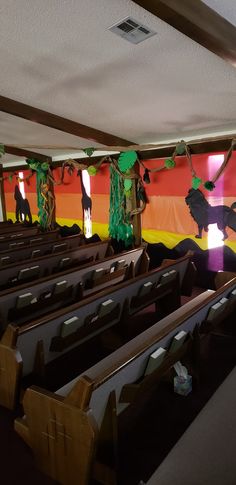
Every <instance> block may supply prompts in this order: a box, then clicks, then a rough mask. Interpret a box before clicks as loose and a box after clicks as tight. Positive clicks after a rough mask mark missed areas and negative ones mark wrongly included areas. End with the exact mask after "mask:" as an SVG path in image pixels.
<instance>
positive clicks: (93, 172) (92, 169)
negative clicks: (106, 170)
mask: <svg viewBox="0 0 236 485" xmlns="http://www.w3.org/2000/svg"><path fill="white" fill-rule="evenodd" d="M87 172H88V174H89V175H92V176H94V175H97V172H98V171H97V169H96V167H94V165H90V167H88V168H87Z"/></svg>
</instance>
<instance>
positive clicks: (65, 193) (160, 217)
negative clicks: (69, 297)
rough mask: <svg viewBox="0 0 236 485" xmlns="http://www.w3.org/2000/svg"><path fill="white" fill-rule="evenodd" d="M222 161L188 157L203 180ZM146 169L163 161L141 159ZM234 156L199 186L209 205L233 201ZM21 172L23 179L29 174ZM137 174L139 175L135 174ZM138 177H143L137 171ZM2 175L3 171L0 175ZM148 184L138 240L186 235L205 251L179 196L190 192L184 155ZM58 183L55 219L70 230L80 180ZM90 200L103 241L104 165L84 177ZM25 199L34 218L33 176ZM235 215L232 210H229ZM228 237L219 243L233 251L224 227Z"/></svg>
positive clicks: (167, 240) (9, 204) (9, 191)
mask: <svg viewBox="0 0 236 485" xmlns="http://www.w3.org/2000/svg"><path fill="white" fill-rule="evenodd" d="M223 159H224V154H222V153H214V154H205V155H193V157H192V161H193V166H194V169H195V171H196V173H197V176H198V177H200V178H201V179H203V180H204V181H206V180H209V179H210V178H211V176H212V175H213V174H215V172H216V171H217V169H218V167H219V165H221V163H222V161H223ZM144 163H145V166H146V167H147V168H153V167H159V166H163V160H161V159H158V160H149V161H145V162H144ZM235 169H236V152H234V153H233V155H232V157H231V159H230V161H229V164H228V166H227V168H226V170H225V172H224V174H223V175H222V176H221V177H220V179H219V180H218V181H217V182H216V188H215V189H214V191H213V192H209V191H207V190H205V189H204V188H203V186H201V187H200V189H201V190H202V192H203V193H204V195H205V197H206V198H207V199H208V201H209V202H210V204H211V205H223V204H225V205H227V206H231V204H232V203H233V202H235V201H236V187H235V183H234V180H235ZM29 173H30V172H29V171H24V172H23V174H24V178H25V177H26V176H27V175H29ZM141 173H142V172H141ZM142 174H143V173H142ZM5 175H7V173H6V174H5ZM53 175H54V178H55V180H59V177H60V169H59V168H58V169H54V171H53ZM150 180H151V183H150V184H148V185H146V184H145V189H146V193H147V196H148V199H149V203H148V204H147V206H146V209H145V211H144V212H143V214H142V236H143V238H144V239H145V240H146V241H148V242H150V243H157V242H162V243H163V244H165V246H167V247H169V248H173V247H175V246H176V244H178V243H179V242H180V241H181V240H183V239H186V237H188V238H189V237H190V238H192V239H193V240H194V241H195V242H196V243H197V244H198V245H199V246H200V248H201V249H207V248H208V238H207V233H205V232H203V238H202V240H199V239H195V234H197V224H196V223H195V221H194V220H193V218H192V217H191V215H190V213H189V208H188V206H187V205H186V203H185V197H186V195H187V193H188V190H189V189H190V188H191V180H192V177H191V173H190V170H189V166H188V163H187V160H186V157H184V156H182V157H178V158H177V159H176V167H175V168H173V169H171V170H162V171H160V172H157V173H153V174H152V173H150ZM64 182H65V183H64V184H63V185H58V186H57V185H55V196H56V219H57V222H58V223H59V224H61V225H68V226H71V225H72V224H74V223H77V224H78V225H79V226H80V227H82V206H81V196H82V195H81V185H80V177H78V176H77V173H76V171H75V172H74V173H73V175H72V176H70V175H69V174H68V173H67V171H65V179H64ZM16 183H17V182H16V178H15V177H13V180H12V182H11V183H10V182H9V181H8V180H6V181H5V182H4V189H5V197H6V209H7V217H8V218H12V219H13V220H14V217H15V200H14V187H15V184H16ZM90 184H91V198H92V232H93V234H94V233H97V234H99V236H100V237H101V238H104V237H108V222H109V193H110V180H109V165H108V164H103V165H102V167H101V168H100V170H99V172H98V174H97V175H96V176H91V177H90ZM24 188H25V195H26V198H27V199H28V201H29V203H30V207H31V213H32V216H33V219H34V220H35V219H37V212H38V209H37V203H36V200H37V199H36V177H35V176H33V177H32V178H31V179H30V185H27V184H26V183H25V185H24ZM235 217H236V211H235ZM227 232H228V236H229V238H228V239H227V240H226V241H225V242H224V244H226V245H227V246H229V247H230V248H231V249H233V250H234V251H235V252H236V233H235V232H234V231H233V230H232V229H230V228H227Z"/></svg>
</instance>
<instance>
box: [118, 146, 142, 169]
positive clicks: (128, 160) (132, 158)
mask: <svg viewBox="0 0 236 485" xmlns="http://www.w3.org/2000/svg"><path fill="white" fill-rule="evenodd" d="M137 158H138V155H137V153H136V152H134V151H131V152H123V153H121V154H120V156H119V158H118V167H119V169H120V171H121V172H122V173H125V172H126V171H127V170H129V169H130V168H132V167H133V166H134V164H135V162H136V160H137Z"/></svg>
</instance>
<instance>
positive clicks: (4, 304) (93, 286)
mask: <svg viewBox="0 0 236 485" xmlns="http://www.w3.org/2000/svg"><path fill="white" fill-rule="evenodd" d="M83 248H84V246H83ZM96 251H97V249H96ZM95 254H97V253H95ZM121 263H122V266H121V267H120V264H121ZM148 266H149V258H148V256H147V254H146V252H145V249H144V247H140V248H137V249H133V250H131V251H128V252H125V253H121V254H117V255H114V256H111V257H107V258H106V259H101V260H98V261H92V262H90V263H88V264H85V265H82V266H79V267H78V268H76V265H75V266H73V267H72V268H70V269H66V270H65V271H62V272H60V273H59V274H56V275H49V276H47V277H44V278H40V279H37V280H34V281H32V282H30V283H24V284H22V285H19V286H17V287H16V288H11V289H10V290H5V291H1V292H0V330H1V332H2V331H3V330H4V329H5V328H6V326H7V324H8V323H9V322H14V323H15V324H18V325H22V324H23V323H26V322H28V321H30V320H31V321H32V320H33V319H35V318H39V316H42V315H45V314H47V313H49V312H50V311H54V310H56V309H58V308H61V307H65V306H67V305H69V304H72V303H75V302H76V301H79V300H81V299H82V298H84V297H86V296H88V295H90V294H91V293H94V292H95V291H96V292H97V291H99V290H102V289H103V288H106V287H110V286H111V285H114V284H117V283H120V282H121V281H123V280H126V279H128V278H129V277H134V276H135V275H138V274H142V273H145V272H146V271H148ZM101 269H102V270H104V274H102V275H101V276H100V277H97V278H96V279H93V274H94V273H95V272H97V273H98V274H99V271H100V270H101ZM102 273H103V271H102ZM63 282H64V283H63ZM24 295H26V296H25V297H24ZM27 295H28V296H27ZM30 295H31V296H30ZM22 296H23V298H22ZM31 301H35V303H31ZM22 302H23V303H22ZM27 302H28V303H27Z"/></svg>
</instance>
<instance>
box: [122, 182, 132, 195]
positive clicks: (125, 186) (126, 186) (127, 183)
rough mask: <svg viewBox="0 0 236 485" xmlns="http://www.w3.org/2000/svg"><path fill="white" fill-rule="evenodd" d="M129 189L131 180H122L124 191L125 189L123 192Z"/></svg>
mask: <svg viewBox="0 0 236 485" xmlns="http://www.w3.org/2000/svg"><path fill="white" fill-rule="evenodd" d="M131 187H132V180H131V179H125V180H124V189H125V192H128V191H129V190H130V189H131ZM126 195H127V194H126Z"/></svg>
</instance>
